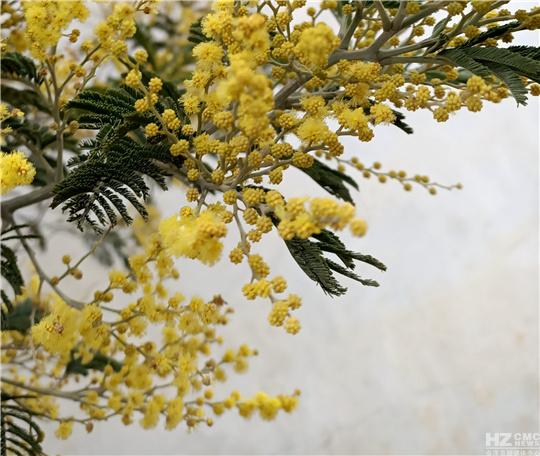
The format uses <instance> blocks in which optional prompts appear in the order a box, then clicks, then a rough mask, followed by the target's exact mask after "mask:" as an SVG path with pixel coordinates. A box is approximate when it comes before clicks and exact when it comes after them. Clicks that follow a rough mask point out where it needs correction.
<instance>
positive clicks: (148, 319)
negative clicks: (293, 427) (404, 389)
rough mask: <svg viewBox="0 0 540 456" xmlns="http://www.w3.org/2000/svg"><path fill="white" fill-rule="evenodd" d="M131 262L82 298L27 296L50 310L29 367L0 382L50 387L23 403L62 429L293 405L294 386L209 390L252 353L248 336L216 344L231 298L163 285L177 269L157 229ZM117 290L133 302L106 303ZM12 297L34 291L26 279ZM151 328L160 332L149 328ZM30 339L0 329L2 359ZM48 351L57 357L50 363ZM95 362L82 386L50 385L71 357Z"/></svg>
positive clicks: (147, 424) (35, 334) (149, 423)
mask: <svg viewBox="0 0 540 456" xmlns="http://www.w3.org/2000/svg"><path fill="white" fill-rule="evenodd" d="M63 260H64V262H65V263H66V264H67V268H68V271H70V270H72V269H73V267H72V266H70V262H71V259H70V258H69V257H66V258H64V259H63ZM129 262H130V265H131V271H132V272H131V274H126V273H124V272H122V271H120V270H113V271H111V272H110V274H109V283H108V286H107V287H106V288H105V289H103V290H100V291H97V292H96V293H95V295H94V300H93V301H92V302H91V303H89V304H86V305H84V306H82V308H74V307H72V306H70V305H68V304H66V303H65V302H64V301H63V300H62V298H60V297H59V296H58V295H57V294H56V293H52V294H51V295H50V296H45V297H42V299H41V301H40V302H35V303H34V304H35V305H37V306H39V307H40V308H44V309H45V310H46V311H47V315H46V316H45V317H43V318H42V319H41V320H40V321H39V323H37V324H36V325H35V326H34V327H33V328H32V331H31V335H30V336H28V337H31V339H32V342H33V345H34V347H35V348H34V350H35V356H34V359H35V361H34V365H33V367H32V369H33V372H34V373H33V374H32V375H31V376H30V377H27V376H25V375H24V374H22V373H21V374H17V375H15V376H14V377H13V378H12V380H10V381H8V383H7V384H6V385H4V386H5V388H6V391H7V392H9V393H10V394H11V393H16V392H17V391H19V390H20V388H29V389H32V390H36V391H43V392H45V391H48V392H50V397H51V399H50V400H47V401H41V400H36V399H35V398H29V399H25V400H24V401H23V403H24V405H25V406H26V407H28V408H29V410H31V411H34V412H36V413H41V414H43V415H45V416H47V417H49V418H51V419H54V420H57V421H59V422H60V425H59V428H58V430H57V433H56V435H57V436H58V437H59V438H66V437H68V436H69V435H70V433H71V430H72V425H73V423H74V422H79V423H84V424H85V425H86V426H87V429H89V430H91V423H92V422H93V421H95V420H101V419H108V418H110V417H112V416H116V415H117V416H120V417H121V419H122V421H123V422H124V424H126V425H127V424H130V423H132V422H133V421H135V420H136V419H138V421H139V422H140V424H141V426H142V427H144V428H153V427H155V426H156V425H157V424H158V422H159V420H160V418H161V417H163V418H164V422H165V427H166V428H167V429H174V428H176V427H177V426H178V425H179V424H180V423H181V422H185V424H186V425H187V426H188V427H194V426H197V425H198V424H200V423H205V424H207V425H208V426H211V425H212V423H213V418H212V417H213V416H219V415H221V414H223V412H225V411H226V410H229V409H237V411H238V413H239V414H240V415H241V416H244V417H250V416H251V415H252V414H253V412H255V411H258V413H259V414H260V416H261V417H262V418H263V419H273V418H274V417H275V416H276V414H277V412H278V411H279V410H283V411H285V412H291V411H292V410H293V409H294V408H295V407H296V404H297V402H298V395H299V392H295V393H294V394H293V395H277V396H270V395H268V394H266V393H263V392H260V393H258V394H256V395H255V396H254V397H252V398H249V397H246V398H244V397H243V396H242V395H241V394H240V393H239V392H238V391H232V393H231V394H230V395H228V396H226V397H224V398H222V399H218V398H216V397H214V391H213V389H212V384H214V383H216V382H224V381H225V380H226V379H227V370H228V369H229V368H231V369H232V370H234V371H235V372H238V373H241V372H244V371H245V370H246V368H247V366H248V359H249V357H251V356H254V355H256V354H257V352H256V350H254V349H251V348H249V347H248V346H247V345H242V346H240V347H239V348H238V349H221V348H220V346H221V345H222V343H223V340H222V338H221V337H220V336H219V335H218V333H217V328H218V327H219V326H222V325H225V324H227V322H228V318H229V314H230V313H231V312H232V308H231V307H229V306H228V305H227V304H226V303H225V302H224V300H223V299H222V298H221V297H220V296H219V295H216V296H214V297H213V298H212V299H211V300H209V301H207V300H204V299H202V298H200V297H193V298H191V299H186V298H185V297H184V296H183V295H182V294H180V293H178V292H170V291H169V289H171V284H169V285H167V283H168V282H171V281H172V282H175V281H176V280H177V279H178V277H179V273H178V271H177V270H176V268H175V267H174V263H173V259H172V258H171V256H170V255H169V254H168V250H167V249H164V248H163V246H162V245H161V242H160V240H159V238H158V237H157V236H156V235H154V236H153V237H152V238H150V239H149V240H147V244H146V248H145V250H144V252H143V253H141V254H137V255H133V256H132V257H131V258H130V260H129ZM61 279H62V277H57V278H56V280H54V281H55V282H57V283H58V282H59V281H60V280H61ZM118 293H121V294H126V295H128V296H130V297H131V298H132V302H131V303H130V304H128V305H127V306H124V307H121V308H118V307H108V306H107V305H106V303H109V302H113V298H114V295H116V294H118ZM18 299H19V300H20V301H23V300H25V299H37V296H36V294H35V290H34V291H32V290H31V289H28V290H26V291H24V292H23V294H22V295H20V296H19V297H18ZM157 330H159V332H160V333H161V337H160V338H159V339H161V340H160V341H159V342H158V340H159V339H156V338H154V337H152V336H151V335H150V334H151V333H152V332H156V331H157ZM27 342H28V341H27V340H26V338H24V337H21V336H20V335H19V333H18V332H17V331H4V332H3V333H2V344H3V346H4V347H5V350H4V352H3V362H4V363H7V364H9V363H13V364H16V363H17V362H18V360H19V358H20V356H21V355H22V354H23V353H21V351H19V350H17V348H18V347H21V346H24V344H25V343H27ZM44 350H46V352H45V351H44ZM46 353H48V355H46ZM51 356H54V357H55V359H56V365H55V366H54V367H53V368H52V370H51V369H50V367H49V363H50V361H51V358H50V357H51ZM98 360H99V361H98ZM96 362H102V363H103V365H104V366H103V372H102V373H97V374H95V375H92V377H91V378H89V379H88V380H87V388H82V389H79V390H77V391H76V392H72V393H68V392H65V393H61V394H60V393H58V394H55V392H54V391H55V389H54V388H58V381H60V384H64V383H66V382H67V378H66V379H64V380H58V379H60V378H61V376H62V374H63V373H67V372H69V370H70V369H71V368H72V367H73V365H74V363H75V364H77V365H80V366H88V365H91V363H96ZM53 385H56V386H55V387H53ZM93 385H95V386H93ZM45 394H47V393H45ZM55 396H58V398H60V399H62V398H64V399H65V398H70V399H72V400H76V401H78V402H80V404H81V409H82V410H83V411H84V413H85V414H86V418H75V417H72V416H69V415H65V414H63V412H62V407H61V402H57V401H54V400H52V398H54V397H55ZM137 417H138V418H137Z"/></svg>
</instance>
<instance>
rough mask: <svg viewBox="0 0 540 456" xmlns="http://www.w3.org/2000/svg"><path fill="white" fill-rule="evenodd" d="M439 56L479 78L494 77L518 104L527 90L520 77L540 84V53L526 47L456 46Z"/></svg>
mask: <svg viewBox="0 0 540 456" xmlns="http://www.w3.org/2000/svg"><path fill="white" fill-rule="evenodd" d="M439 55H441V56H443V57H445V58H447V59H449V60H451V61H452V62H453V63H454V64H456V65H458V66H461V67H463V68H465V69H466V70H469V71H470V72H471V73H474V74H477V75H479V76H482V77H489V76H492V75H493V76H495V77H497V78H498V79H499V80H501V81H502V82H503V83H504V84H506V85H507V86H508V89H509V90H510V92H511V93H512V96H513V97H514V98H515V100H516V101H517V102H518V104H522V105H525V104H526V103H527V90H526V88H525V85H524V84H523V81H522V80H521V79H520V77H526V78H529V79H530V80H532V81H535V82H540V50H539V49H538V48H534V47H530V46H513V47H510V48H494V47H472V46H468V47H467V46H466V47H457V48H453V49H446V50H444V51H441V52H440V53H439Z"/></svg>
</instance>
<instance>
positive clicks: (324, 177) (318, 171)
mask: <svg viewBox="0 0 540 456" xmlns="http://www.w3.org/2000/svg"><path fill="white" fill-rule="evenodd" d="M300 169H301V170H302V171H303V172H304V173H306V174H307V175H308V176H309V177H311V178H312V179H313V180H314V181H315V182H317V184H319V185H320V186H321V187H322V188H324V189H325V190H326V191H327V192H328V193H330V194H331V195H334V196H336V197H337V198H340V199H342V200H344V201H348V202H349V203H354V202H353V199H352V197H351V193H350V192H349V189H348V188H347V185H350V186H351V187H353V188H355V189H356V190H358V184H357V183H356V181H355V180H354V179H353V178H352V177H350V176H347V174H345V173H342V172H341V171H338V170H336V169H333V168H330V167H329V166H327V165H325V164H324V163H323V162H321V161H319V160H314V161H313V165H312V166H310V167H309V168H300Z"/></svg>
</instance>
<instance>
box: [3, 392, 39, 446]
mask: <svg viewBox="0 0 540 456" xmlns="http://www.w3.org/2000/svg"><path fill="white" fill-rule="evenodd" d="M26 397H28V396H26ZM0 398H1V409H0V440H1V447H0V455H1V456H6V455H9V454H15V455H17V456H18V455H21V456H26V455H34V456H41V455H44V453H43V449H42V448H41V441H42V440H43V436H44V434H43V431H42V430H41V429H40V427H39V426H38V425H37V424H36V422H35V421H34V419H33V418H34V415H33V414H32V412H31V411H30V410H28V409H26V408H25V407H24V406H22V405H20V403H18V402H17V401H16V399H19V397H15V396H11V395H10V394H7V393H5V392H2V393H1V395H0Z"/></svg>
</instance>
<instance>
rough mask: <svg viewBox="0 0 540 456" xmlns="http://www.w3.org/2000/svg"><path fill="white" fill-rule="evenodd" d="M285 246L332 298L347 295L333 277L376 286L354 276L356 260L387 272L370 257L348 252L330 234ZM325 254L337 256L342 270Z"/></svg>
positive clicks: (317, 235)
mask: <svg viewBox="0 0 540 456" xmlns="http://www.w3.org/2000/svg"><path fill="white" fill-rule="evenodd" d="M285 244H286V245H287V248H288V249H289V252H290V253H291V255H292V257H293V258H294V260H295V261H296V263H297V264H298V266H300V268H301V269H302V270H303V271H304V272H305V273H306V275H307V276H308V277H309V278H310V279H311V280H313V281H314V282H317V283H318V284H319V285H320V286H321V288H322V289H323V291H324V292H325V293H327V294H329V295H331V296H340V295H343V294H344V293H345V292H346V291H347V288H346V287H344V286H343V285H341V284H340V283H339V282H338V280H337V279H336V277H335V275H334V273H338V274H341V275H343V276H346V277H348V278H350V279H353V280H356V281H357V282H360V283H361V284H362V285H365V286H370V287H378V286H379V284H378V282H376V281H375V280H372V279H363V278H361V277H360V276H358V275H357V274H356V273H354V272H353V270H354V268H355V266H356V265H355V262H354V261H355V260H356V261H361V262H363V263H366V264H369V265H371V266H374V267H376V268H377V269H379V270H381V271H385V270H386V266H385V265H384V264H383V263H381V262H380V261H379V260H377V259H376V258H374V257H372V256H371V255H364V254H361V253H356V252H351V251H350V250H348V249H347V248H346V246H345V244H343V242H342V241H341V240H340V239H339V237H338V236H337V235H336V234H335V233H332V232H331V231H329V230H322V231H321V233H319V234H316V235H314V236H313V240H311V239H298V238H295V239H292V240H290V241H285ZM324 252H327V253H331V254H334V255H336V256H337V257H338V258H339V260H340V261H341V262H342V263H343V266H342V265H340V264H338V263H336V262H335V261H332V260H331V259H329V258H326V257H325V256H324Z"/></svg>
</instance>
